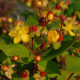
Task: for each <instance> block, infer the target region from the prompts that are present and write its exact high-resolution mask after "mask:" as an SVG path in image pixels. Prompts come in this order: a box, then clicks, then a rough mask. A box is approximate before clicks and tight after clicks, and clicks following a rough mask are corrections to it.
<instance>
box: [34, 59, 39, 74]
mask: <svg viewBox="0 0 80 80" xmlns="http://www.w3.org/2000/svg"><path fill="white" fill-rule="evenodd" d="M37 64H38V62H37V61H36V64H35V69H34V73H36V70H37Z"/></svg>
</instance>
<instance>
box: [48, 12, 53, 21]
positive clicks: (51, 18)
mask: <svg viewBox="0 0 80 80" xmlns="http://www.w3.org/2000/svg"><path fill="white" fill-rule="evenodd" d="M53 18H54V15H53V12H52V11H50V12H49V13H48V20H50V21H51V20H53Z"/></svg>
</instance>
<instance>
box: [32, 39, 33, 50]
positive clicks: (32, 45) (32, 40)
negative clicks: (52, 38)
mask: <svg viewBox="0 0 80 80" xmlns="http://www.w3.org/2000/svg"><path fill="white" fill-rule="evenodd" d="M32 50H33V38H32Z"/></svg>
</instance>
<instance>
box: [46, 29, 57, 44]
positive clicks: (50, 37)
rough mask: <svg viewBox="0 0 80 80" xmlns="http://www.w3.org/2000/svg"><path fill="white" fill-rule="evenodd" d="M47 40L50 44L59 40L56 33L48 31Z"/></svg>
mask: <svg viewBox="0 0 80 80" xmlns="http://www.w3.org/2000/svg"><path fill="white" fill-rule="evenodd" d="M47 38H48V41H49V42H50V43H53V42H57V40H58V39H59V34H58V33H57V31H51V30H50V31H49V32H48V34H47Z"/></svg>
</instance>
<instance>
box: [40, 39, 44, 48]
mask: <svg viewBox="0 0 80 80" xmlns="http://www.w3.org/2000/svg"><path fill="white" fill-rule="evenodd" d="M44 47H45V42H44V41H43V40H42V44H41V46H40V48H41V49H42V48H44Z"/></svg>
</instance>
